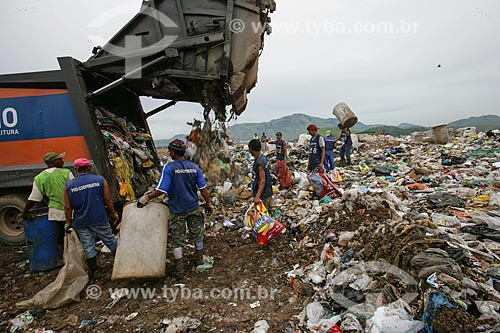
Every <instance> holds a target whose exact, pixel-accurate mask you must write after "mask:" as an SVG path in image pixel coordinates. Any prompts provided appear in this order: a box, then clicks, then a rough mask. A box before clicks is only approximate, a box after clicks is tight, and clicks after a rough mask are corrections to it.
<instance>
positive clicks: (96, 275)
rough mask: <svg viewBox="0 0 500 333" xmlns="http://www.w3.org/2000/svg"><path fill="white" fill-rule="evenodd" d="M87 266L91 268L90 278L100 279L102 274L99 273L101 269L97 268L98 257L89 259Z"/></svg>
mask: <svg viewBox="0 0 500 333" xmlns="http://www.w3.org/2000/svg"><path fill="white" fill-rule="evenodd" d="M87 265H88V266H89V275H90V277H91V278H94V279H99V278H100V277H101V274H100V273H99V267H97V257H93V258H89V259H87Z"/></svg>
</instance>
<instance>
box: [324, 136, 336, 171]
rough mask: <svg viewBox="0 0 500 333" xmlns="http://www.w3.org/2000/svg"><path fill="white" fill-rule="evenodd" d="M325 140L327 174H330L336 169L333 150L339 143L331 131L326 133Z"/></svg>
mask: <svg viewBox="0 0 500 333" xmlns="http://www.w3.org/2000/svg"><path fill="white" fill-rule="evenodd" d="M324 139H325V172H330V171H332V170H333V169H335V164H334V156H333V148H334V147H335V142H336V141H337V140H336V139H335V138H334V137H333V136H332V133H331V132H330V131H326V136H325V137H324Z"/></svg>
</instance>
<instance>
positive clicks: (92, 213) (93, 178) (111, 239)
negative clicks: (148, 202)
mask: <svg viewBox="0 0 500 333" xmlns="http://www.w3.org/2000/svg"><path fill="white" fill-rule="evenodd" d="M73 165H74V168H75V170H76V172H77V176H76V178H75V179H73V180H70V181H69V182H67V183H66V186H65V188H64V206H65V208H64V212H65V215H66V228H70V227H71V228H73V229H75V230H76V232H77V234H78V237H79V238H80V242H81V243H82V247H83V251H84V252H85V257H86V258H87V264H88V266H89V271H90V272H89V273H90V274H89V275H90V276H91V277H94V278H99V277H100V273H99V269H98V266H97V251H96V248H95V236H97V237H99V239H100V240H102V241H103V243H104V244H105V245H106V246H107V247H108V248H109V249H110V250H111V252H113V253H115V252H116V247H117V245H118V243H117V241H116V239H115V236H114V235H113V231H112V230H111V225H110V222H111V223H112V224H116V222H118V213H117V212H116V211H115V207H114V205H113V200H111V196H110V194H109V186H108V182H107V181H106V179H104V177H102V176H98V175H94V174H91V173H90V170H91V168H92V166H91V165H90V161H89V160H87V159H86V158H78V159H76V160H75V162H74V164H73ZM106 211H107V213H106ZM108 214H109V217H108Z"/></svg>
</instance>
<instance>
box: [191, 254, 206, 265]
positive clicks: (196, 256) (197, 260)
mask: <svg viewBox="0 0 500 333" xmlns="http://www.w3.org/2000/svg"><path fill="white" fill-rule="evenodd" d="M193 262H194V266H195V267H198V266H201V265H203V264H204V263H205V261H204V260H203V250H196V251H195V253H194V261H193Z"/></svg>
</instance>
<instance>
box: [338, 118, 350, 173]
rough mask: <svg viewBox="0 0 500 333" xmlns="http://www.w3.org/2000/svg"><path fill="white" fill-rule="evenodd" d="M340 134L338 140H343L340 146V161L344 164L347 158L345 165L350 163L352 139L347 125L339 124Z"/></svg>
mask: <svg viewBox="0 0 500 333" xmlns="http://www.w3.org/2000/svg"><path fill="white" fill-rule="evenodd" d="M339 128H340V131H341V132H340V135H339V137H338V140H339V141H340V140H342V141H343V145H342V147H340V163H341V164H342V165H345V163H346V159H347V165H351V164H352V161H351V148H352V139H351V130H350V129H349V128H348V127H344V126H342V125H341V124H339Z"/></svg>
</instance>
